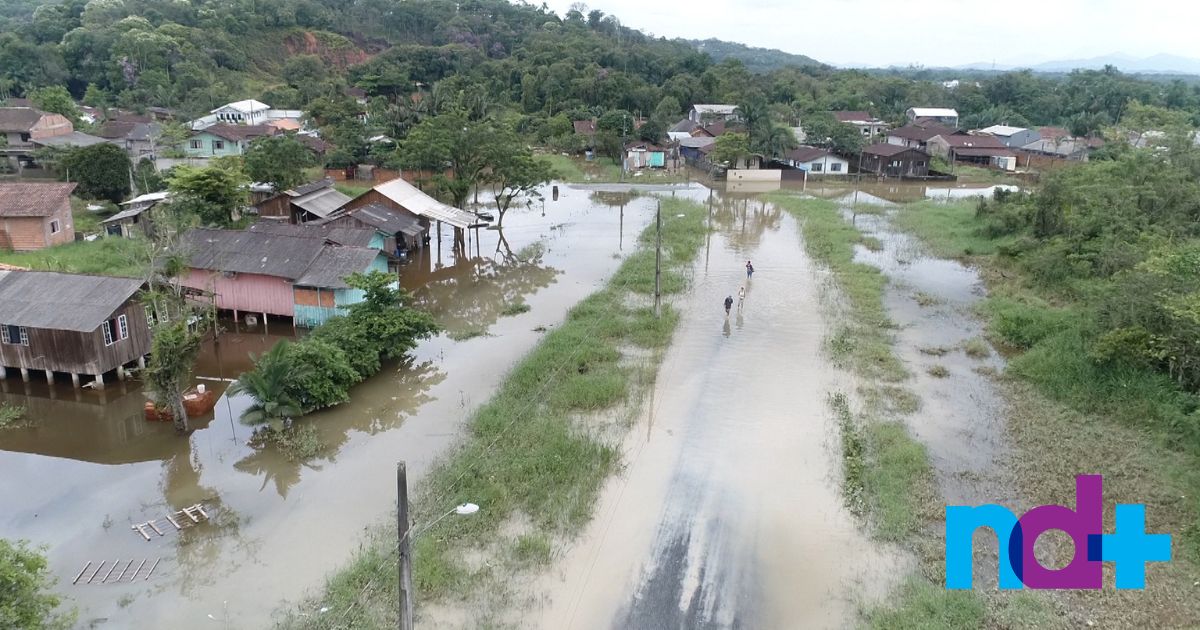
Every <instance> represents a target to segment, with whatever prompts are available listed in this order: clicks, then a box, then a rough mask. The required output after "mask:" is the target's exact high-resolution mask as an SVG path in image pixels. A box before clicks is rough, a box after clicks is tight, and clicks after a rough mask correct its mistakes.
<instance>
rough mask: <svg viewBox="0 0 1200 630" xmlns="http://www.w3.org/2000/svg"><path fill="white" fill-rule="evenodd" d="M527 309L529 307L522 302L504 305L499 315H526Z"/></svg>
mask: <svg viewBox="0 0 1200 630" xmlns="http://www.w3.org/2000/svg"><path fill="white" fill-rule="evenodd" d="M529 308H530V307H529V305H528V304H526V303H524V302H513V303H511V304H508V305H506V306H505V307H504V308H503V309H501V310H500V315H501V316H504V317H511V316H513V315H520V314H521V313H528V312H529Z"/></svg>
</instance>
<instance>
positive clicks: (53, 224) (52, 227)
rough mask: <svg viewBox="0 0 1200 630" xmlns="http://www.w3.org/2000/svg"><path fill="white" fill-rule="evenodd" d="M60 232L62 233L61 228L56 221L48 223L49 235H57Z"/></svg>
mask: <svg viewBox="0 0 1200 630" xmlns="http://www.w3.org/2000/svg"><path fill="white" fill-rule="evenodd" d="M61 231H62V226H60V225H59V224H58V219H54V220H53V221H51V222H50V233H51V234H58V233H59V232H61Z"/></svg>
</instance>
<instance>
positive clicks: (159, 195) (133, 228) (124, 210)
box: [100, 191, 171, 238]
mask: <svg viewBox="0 0 1200 630" xmlns="http://www.w3.org/2000/svg"><path fill="white" fill-rule="evenodd" d="M170 198H171V193H169V192H166V191H163V192H154V193H146V194H144V195H138V196H137V197H134V198H133V199H130V200H129V201H125V202H122V203H121V211H120V212H118V213H116V214H114V215H112V216H111V217H108V218H107V219H105V220H103V221H101V222H100V225H103V226H104V233H105V234H107V235H109V236H123V237H125V238H133V237H134V235H136V234H138V233H141V234H143V235H145V236H151V235H153V234H154V220H153V218H152V216H153V213H152V212H151V210H153V209H154V207H155V206H157V205H158V204H160V203H162V202H164V201H166V200H168V199H170Z"/></svg>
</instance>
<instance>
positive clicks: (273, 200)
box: [254, 178, 351, 223]
mask: <svg viewBox="0 0 1200 630" xmlns="http://www.w3.org/2000/svg"><path fill="white" fill-rule="evenodd" d="M350 199H351V197H350V196H349V195H345V194H342V193H341V192H339V191H338V190H337V189H336V188H334V187H333V180H332V179H328V178H326V179H322V180H318V181H315V182H309V183H307V184H304V185H302V186H297V187H295V188H292V189H289V190H285V191H282V192H279V193H276V194H274V195H270V196H268V197H266V198H265V199H263V200H262V201H259V202H258V203H256V204H254V208H255V209H256V210H258V216H260V217H263V218H268V219H276V220H280V221H287V222H290V223H306V222H308V221H319V220H321V219H325V218H327V217H329V215H331V214H333V213H334V212H335V211H336V210H338V209H339V208H341V207H342V206H344V205H346V204H347V203H349V201H350Z"/></svg>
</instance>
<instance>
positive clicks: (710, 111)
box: [688, 103, 737, 125]
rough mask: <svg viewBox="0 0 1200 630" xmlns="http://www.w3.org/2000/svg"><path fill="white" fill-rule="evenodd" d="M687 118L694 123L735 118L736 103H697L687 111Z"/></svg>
mask: <svg viewBox="0 0 1200 630" xmlns="http://www.w3.org/2000/svg"><path fill="white" fill-rule="evenodd" d="M688 120H690V121H692V122H694V123H696V124H701V125H702V124H705V123H708V122H712V121H714V120H723V121H730V120H737V105H713V104H704V103H697V104H696V105H692V110H691V111H689V112H688Z"/></svg>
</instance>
